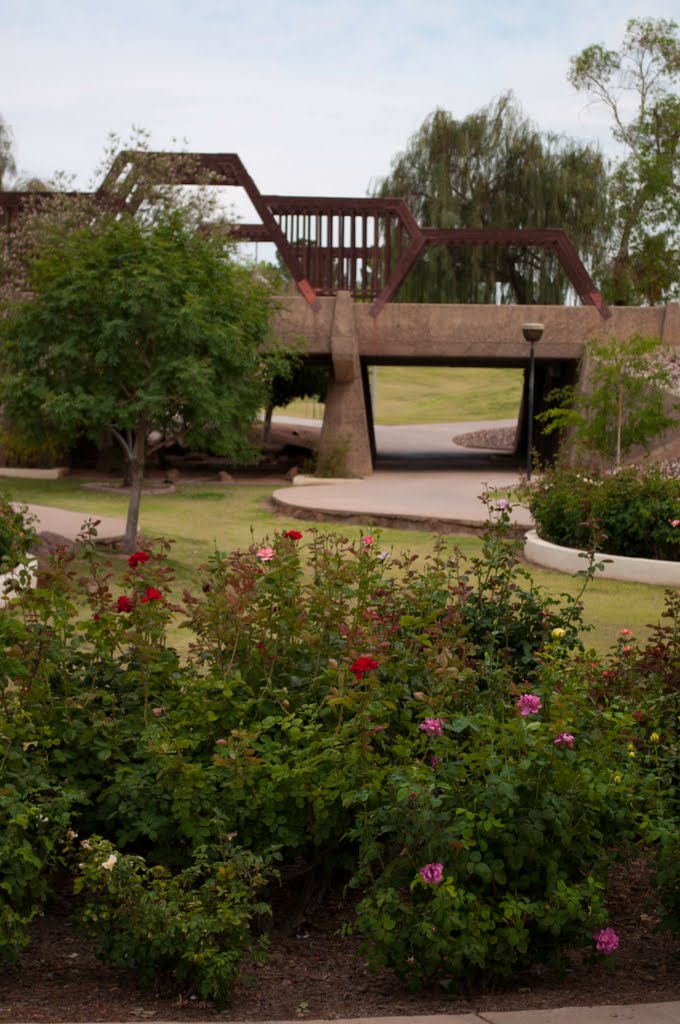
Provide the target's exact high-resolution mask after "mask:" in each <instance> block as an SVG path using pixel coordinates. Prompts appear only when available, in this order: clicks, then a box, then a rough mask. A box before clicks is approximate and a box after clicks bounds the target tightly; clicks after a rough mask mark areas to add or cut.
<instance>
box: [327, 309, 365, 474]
mask: <svg viewBox="0 0 680 1024" xmlns="http://www.w3.org/2000/svg"><path fill="white" fill-rule="evenodd" d="M330 343H331V379H330V384H329V388H328V394H327V396H326V412H325V415H324V419H323V427H322V428H321V437H320V439H319V452H318V472H319V473H320V474H321V475H322V476H370V474H371V473H372V472H373V458H372V454H371V441H370V432H369V419H368V415H367V407H366V398H365V391H364V377H363V374H362V370H361V360H360V359H359V340H358V337H357V331H356V324H355V320H354V302H353V301H352V298H351V296H350V293H349V292H338V294H337V296H336V298H335V305H334V310H333V322H332V325H331V332H330Z"/></svg>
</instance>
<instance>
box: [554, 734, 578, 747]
mask: <svg viewBox="0 0 680 1024" xmlns="http://www.w3.org/2000/svg"><path fill="white" fill-rule="evenodd" d="M553 743H554V744H555V746H556V747H569V749H570V750H571V748H572V747H573V746H574V737H573V736H572V735H571V733H570V732H561V733H560V734H559V736H556V737H555V739H554V740H553Z"/></svg>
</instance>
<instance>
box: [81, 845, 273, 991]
mask: <svg viewBox="0 0 680 1024" xmlns="http://www.w3.org/2000/svg"><path fill="white" fill-rule="evenodd" d="M80 855H81V857H82V858H83V860H82V861H81V863H80V865H79V873H78V875H77V877H76V882H75V891H76V893H84V894H85V896H86V901H85V904H84V906H83V909H82V910H81V912H80V917H79V921H80V927H81V929H82V931H83V932H84V933H85V935H87V936H89V937H90V938H91V939H92V940H93V941H94V944H95V950H96V952H97V953H98V955H99V956H101V957H103V958H104V959H106V960H108V961H109V962H111V963H113V964H114V965H115V966H117V967H123V968H133V969H134V970H135V971H136V973H137V978H138V980H139V982H140V983H141V984H142V985H145V986H146V985H150V984H151V983H152V982H153V981H154V980H157V979H158V978H159V977H161V976H164V977H166V978H168V977H169V978H172V979H173V980H174V981H175V982H176V983H177V984H179V985H182V984H185V985H186V984H187V983H188V984H190V985H191V987H192V988H194V989H195V990H196V993H197V995H198V996H199V997H200V998H201V999H209V1000H212V1001H214V1002H215V1003H216V1004H217V1005H218V1006H223V1005H224V1004H225V1003H226V1002H227V1001H228V999H229V997H230V995H231V992H232V989H233V985H234V980H235V977H236V971H237V967H238V963H239V960H240V958H241V955H242V953H243V950H244V949H246V948H248V947H249V946H251V936H250V928H249V925H250V921H251V919H252V917H253V915H255V914H265V913H268V912H269V907H268V905H267V904H265V903H263V902H261V901H258V900H257V896H256V894H257V891H258V889H260V888H261V887H262V885H263V884H264V881H265V878H266V873H265V864H264V862H263V861H262V859H261V858H259V857H256V856H254V855H253V854H251V853H249V852H248V851H246V850H241V849H239V848H238V847H230V846H229V843H228V842H226V843H225V844H224V846H223V849H222V850H221V851H220V852H219V854H218V852H217V851H216V850H215V849H212V850H209V849H207V848H205V847H201V848H199V849H197V850H196V852H195V856H194V861H193V864H192V865H191V867H189V868H186V869H184V870H183V871H180V872H178V873H176V874H172V873H171V872H170V871H169V870H168V869H167V868H165V867H162V866H161V865H156V866H149V865H147V864H145V862H144V860H143V859H142V858H141V857H135V856H131V855H127V856H126V855H121V854H119V853H118V852H117V851H115V850H114V848H113V847H112V845H111V843H108V842H106V841H105V840H102V839H100V838H99V837H92V839H90V840H85V841H84V842H82V843H81V850H80ZM251 954H252V955H256V954H257V948H256V946H252V948H251Z"/></svg>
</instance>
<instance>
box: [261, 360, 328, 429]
mask: <svg viewBox="0 0 680 1024" xmlns="http://www.w3.org/2000/svg"><path fill="white" fill-rule="evenodd" d="M287 370H288V372H286V373H284V374H278V375H277V376H276V377H274V379H273V380H272V383H271V391H270V395H269V401H268V403H267V408H266V409H265V416H264V429H263V431H262V436H263V438H264V440H265V441H266V440H267V439H268V438H269V433H270V430H271V424H272V415H273V413H274V409H276V408H277V407H278V406H286V405H289V404H290V403H291V402H293V401H295V399H296V398H312V399H313V400H314V401H315V402H324V401H325V400H326V392H327V391H328V381H329V375H330V367H329V366H327V365H324V364H323V363H312V362H310V361H309V360H305V359H304V358H303V356H302V353H299V354H298V357H297V358H295V356H293V363H292V365H291V366H289V367H287Z"/></svg>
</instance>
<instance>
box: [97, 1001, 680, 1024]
mask: <svg viewBox="0 0 680 1024" xmlns="http://www.w3.org/2000/svg"><path fill="white" fill-rule="evenodd" d="M214 1019H215V1018H213V1020H214ZM678 1022H680V1003H639V1004H636V1005H626V1006H569V1007H566V1008H564V1009H562V1010H509V1011H505V1012H502V1013H496V1012H495V1011H493V1010H487V1011H485V1012H484V1013H454V1014H448V1013H439V1014H432V1015H430V1016H424V1017H414V1016H410V1015H406V1016H404V1017H353V1018H351V1019H349V1020H345V1019H334V1020H333V1024H678ZM110 1024H119V1022H115V1021H114V1022H110ZM155 1024H169V1022H167V1021H156V1022H155ZM229 1024H253V1022H252V1021H249V1022H245V1021H229ZM264 1024H299V1021H276V1022H273V1021H267V1022H264ZM305 1024H328V1021H320V1020H306V1021H305Z"/></svg>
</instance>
